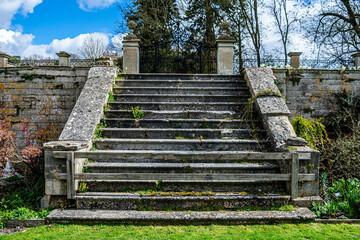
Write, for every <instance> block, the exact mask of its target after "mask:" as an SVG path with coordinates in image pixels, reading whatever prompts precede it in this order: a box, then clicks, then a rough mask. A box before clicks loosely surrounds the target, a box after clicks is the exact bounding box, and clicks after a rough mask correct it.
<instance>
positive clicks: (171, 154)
mask: <svg viewBox="0 0 360 240" xmlns="http://www.w3.org/2000/svg"><path fill="white" fill-rule="evenodd" d="M84 154H85V155H86V156H87V157H88V158H89V159H91V160H92V161H95V162H117V163H254V162H255V163H256V162H264V159H263V157H264V154H263V153H260V152H258V153H257V152H244V151H146V150H95V151H89V152H84ZM283 154H284V153H278V154H277V156H276V159H283V157H282V156H283ZM85 155H84V156H85ZM251 156H253V157H252V158H250V157H251ZM265 162H269V161H265ZM270 162H271V161H270Z"/></svg>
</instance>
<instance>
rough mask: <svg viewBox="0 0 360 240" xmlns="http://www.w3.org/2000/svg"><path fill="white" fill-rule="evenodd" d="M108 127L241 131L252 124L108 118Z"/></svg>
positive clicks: (237, 121)
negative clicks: (225, 129)
mask: <svg viewBox="0 0 360 240" xmlns="http://www.w3.org/2000/svg"><path fill="white" fill-rule="evenodd" d="M106 122H107V125H108V126H110V127H119V128H126V127H129V128H134V127H142V128H176V129H184V128H193V129H196V128H198V129H208V128H217V129H222V128H231V129H233V128H235V129H240V128H242V127H243V128H244V127H246V128H247V127H248V126H247V125H248V124H251V121H249V120H240V119H233V120H226V119H170V118H169V119H138V120H136V119H134V118H107V119H106ZM258 123H259V121H254V124H258Z"/></svg>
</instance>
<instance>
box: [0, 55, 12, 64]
mask: <svg viewBox="0 0 360 240" xmlns="http://www.w3.org/2000/svg"><path fill="white" fill-rule="evenodd" d="M9 58H10V56H9V55H7V54H6V53H3V52H0V67H8V62H9Z"/></svg>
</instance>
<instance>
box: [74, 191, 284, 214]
mask: <svg viewBox="0 0 360 240" xmlns="http://www.w3.org/2000/svg"><path fill="white" fill-rule="evenodd" d="M182 194H184V193H178V194H176V193H167V195H156V193H155V194H151V193H149V194H138V193H83V194H78V195H77V196H76V198H75V199H76V205H77V208H78V209H103V210H163V211H164V210H180V211H181V210H200V209H202V208H204V209H206V208H208V209H209V210H211V209H213V210H221V209H231V210H236V209H237V208H244V207H248V206H261V207H269V206H281V205H286V204H288V203H289V200H290V197H289V196H287V195H278V194H266V195H253V194H240V193H203V195H201V194H202V193H198V195H196V193H185V194H184V195H182Z"/></svg>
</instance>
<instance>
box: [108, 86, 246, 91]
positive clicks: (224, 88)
mask: <svg viewBox="0 0 360 240" xmlns="http://www.w3.org/2000/svg"><path fill="white" fill-rule="evenodd" d="M113 90H125V91H126V90H159V91H162V90H185V91H231V92H236V91H239V90H248V88H247V87H241V86H239V87H119V86H115V87H114V88H113Z"/></svg>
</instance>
